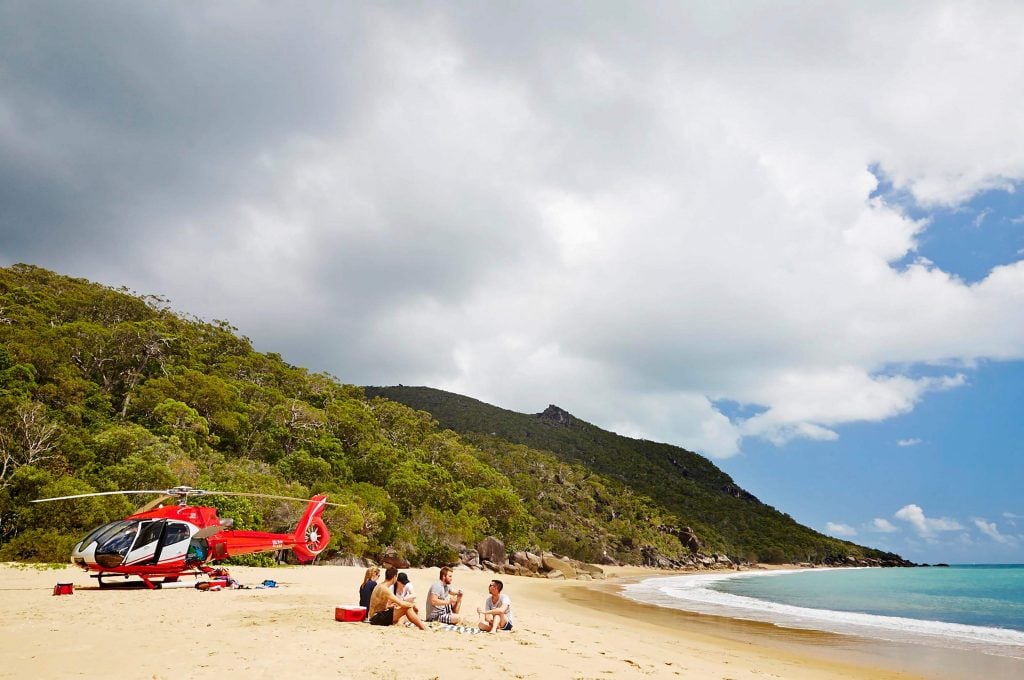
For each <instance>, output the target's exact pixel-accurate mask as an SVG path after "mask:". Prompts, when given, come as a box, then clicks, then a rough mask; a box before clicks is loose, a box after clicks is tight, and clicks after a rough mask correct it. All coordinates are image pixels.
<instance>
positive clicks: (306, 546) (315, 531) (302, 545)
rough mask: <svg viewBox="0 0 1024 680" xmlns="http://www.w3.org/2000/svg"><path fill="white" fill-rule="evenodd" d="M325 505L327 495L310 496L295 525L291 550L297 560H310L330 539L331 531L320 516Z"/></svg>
mask: <svg viewBox="0 0 1024 680" xmlns="http://www.w3.org/2000/svg"><path fill="white" fill-rule="evenodd" d="M327 505H328V503H327V496H313V497H312V498H310V499H309V505H308V506H306V511H305V512H304V513H302V518H301V519H300V520H299V523H298V525H297V526H296V527H295V535H294V538H295V547H294V548H292V551H293V552H294V553H295V557H296V558H298V560H299V562H312V561H313V559H314V558H315V557H316V556H317V555H319V554H320V553H321V552H323V550H324V548H326V547H327V544H328V543H329V542H330V540H331V533H330V532H329V531H328V530H327V525H326V524H324V520H323V518H322V517H321V515H322V514H323V512H324V508H325V507H327Z"/></svg>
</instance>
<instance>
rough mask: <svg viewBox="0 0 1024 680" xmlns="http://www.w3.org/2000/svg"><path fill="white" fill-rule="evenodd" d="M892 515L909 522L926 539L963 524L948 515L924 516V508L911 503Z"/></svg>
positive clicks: (958, 527) (955, 529) (956, 528)
mask: <svg viewBox="0 0 1024 680" xmlns="http://www.w3.org/2000/svg"><path fill="white" fill-rule="evenodd" d="M893 517H895V518H896V519H900V520H903V521H904V522H907V523H908V524H910V526H911V527H912V528H913V529H914V531H915V532H917V535H918V536H920V537H921V538H924V539H927V540H934V539H935V537H936V535H937V534H938V533H940V532H943V531H958V530H960V529H963V526H961V524H960V523H959V522H957V521H956V520H955V519H950V518H948V517H940V518H932V517H926V516H925V514H924V510H922V509H921V507H920V506H919V505H915V504H913V503H911V504H909V505H904V506H903V507H902V508H900V509H899V510H897V511H896V512H895V513H894V514H893Z"/></svg>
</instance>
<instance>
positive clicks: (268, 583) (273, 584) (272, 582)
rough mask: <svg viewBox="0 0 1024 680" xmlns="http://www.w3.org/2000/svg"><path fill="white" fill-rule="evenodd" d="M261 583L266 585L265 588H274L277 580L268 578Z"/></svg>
mask: <svg viewBox="0 0 1024 680" xmlns="http://www.w3.org/2000/svg"><path fill="white" fill-rule="evenodd" d="M263 585H264V586H266V587H267V588H276V587H277V581H272V580H270V579H269V578H268V579H267V580H266V581H264V582H263Z"/></svg>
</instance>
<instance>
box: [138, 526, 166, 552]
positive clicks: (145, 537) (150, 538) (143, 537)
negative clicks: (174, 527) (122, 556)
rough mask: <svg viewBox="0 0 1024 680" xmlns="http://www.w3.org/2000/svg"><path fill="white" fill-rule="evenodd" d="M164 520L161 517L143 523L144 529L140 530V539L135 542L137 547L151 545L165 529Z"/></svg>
mask: <svg viewBox="0 0 1024 680" xmlns="http://www.w3.org/2000/svg"><path fill="white" fill-rule="evenodd" d="M163 528H164V520H162V519H160V520H157V521H155V522H146V523H145V524H143V525H142V530H141V531H139V540H137V541H136V542H135V547H136V548H141V547H142V546H144V545H149V544H150V543H153V542H155V541H156V540H158V539H159V538H160V532H161V531H163Z"/></svg>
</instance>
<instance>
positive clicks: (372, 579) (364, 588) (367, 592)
mask: <svg viewBox="0 0 1024 680" xmlns="http://www.w3.org/2000/svg"><path fill="white" fill-rule="evenodd" d="M378 577H380V569H378V568H377V567H370V568H369V569H367V570H366V572H365V573H364V574H363V584H362V585H361V586H359V606H360V607H363V608H364V609H365V611H366V614H365V615H364V616H363V620H366V619H368V618H370V596H371V595H373V589H374V588H376V587H377V578H378Z"/></svg>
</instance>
